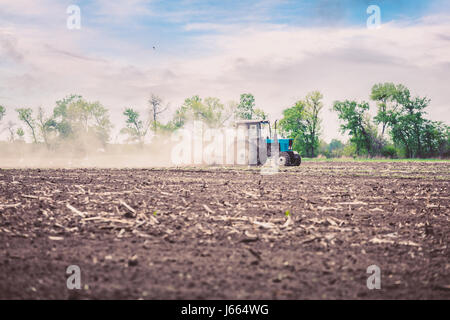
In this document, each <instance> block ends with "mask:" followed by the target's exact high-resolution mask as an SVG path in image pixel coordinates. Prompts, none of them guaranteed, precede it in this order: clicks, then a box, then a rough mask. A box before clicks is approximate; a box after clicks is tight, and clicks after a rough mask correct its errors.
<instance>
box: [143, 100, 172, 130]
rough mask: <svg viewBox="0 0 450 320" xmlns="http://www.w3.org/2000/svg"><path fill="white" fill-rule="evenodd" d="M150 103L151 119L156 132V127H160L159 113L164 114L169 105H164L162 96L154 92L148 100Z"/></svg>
mask: <svg viewBox="0 0 450 320" xmlns="http://www.w3.org/2000/svg"><path fill="white" fill-rule="evenodd" d="M148 103H149V104H150V118H151V119H152V120H151V122H152V123H151V125H152V128H153V132H156V129H157V127H158V119H159V115H160V114H162V113H163V112H165V111H166V110H167V109H168V108H169V106H168V105H166V106H163V101H162V99H161V97H159V96H157V95H154V94H152V95H151V97H150V100H148Z"/></svg>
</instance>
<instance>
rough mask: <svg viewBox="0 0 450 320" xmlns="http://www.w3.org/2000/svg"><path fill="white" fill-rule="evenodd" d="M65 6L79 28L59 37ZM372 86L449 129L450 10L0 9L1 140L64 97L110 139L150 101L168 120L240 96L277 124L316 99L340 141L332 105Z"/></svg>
mask: <svg viewBox="0 0 450 320" xmlns="http://www.w3.org/2000/svg"><path fill="white" fill-rule="evenodd" d="M70 5H77V6H78V7H79V8H80V23H81V28H80V29H68V28H67V19H68V18H70V16H71V13H67V8H68V7H69V6H70ZM370 5H377V6H378V7H379V8H380V18H381V25H380V26H379V27H378V28H368V27H367V20H368V18H369V17H370V16H371V13H372V12H370V13H369V14H368V13H367V8H368V7H369V6H370ZM380 82H394V83H402V84H404V85H406V86H407V87H409V88H410V90H411V92H412V94H413V95H420V96H427V97H429V98H430V99H431V104H430V106H429V108H428V117H429V118H431V119H433V120H441V121H444V122H446V123H447V124H449V119H450V103H449V101H450V90H449V89H450V1H445V0H431V1H419V0H409V1H406V0H371V1H365V0H343V1H332V0H318V1H312V0H298V1H291V0H261V1H245V0H241V1H237V0H222V1H201V0H178V1H157V0H128V1H119V0H116V1H112V0H78V1H77V0H70V1H66V0H34V1H28V0H14V1H13V0H0V105H3V106H5V107H6V108H7V115H6V119H4V120H3V122H2V123H0V132H1V131H2V129H3V127H4V124H5V123H6V122H7V121H9V120H12V121H14V122H16V123H18V120H17V116H16V113H15V111H14V109H15V108H19V107H31V108H37V107H39V106H41V107H44V108H45V109H47V110H48V112H51V110H52V109H53V107H54V106H55V101H57V100H59V99H61V98H63V97H65V96H66V95H68V94H71V93H77V94H81V95H83V97H84V98H86V99H87V100H89V101H100V102H101V103H102V104H103V105H105V106H106V107H108V108H109V109H110V112H111V117H112V120H113V122H114V123H115V129H114V130H115V135H117V133H118V131H119V130H120V128H121V126H123V123H124V117H123V116H122V112H123V110H124V109H125V108H126V107H133V108H136V109H138V110H141V111H143V110H145V108H146V106H147V100H148V98H149V97H150V95H151V94H152V93H153V94H157V95H159V96H161V97H162V98H163V100H164V101H165V103H167V104H169V106H170V111H169V113H167V114H166V115H165V120H168V119H169V118H170V116H171V113H170V112H173V111H174V110H175V109H176V108H178V107H179V106H180V105H181V104H182V103H183V101H184V99H186V98H188V97H190V96H193V95H200V96H201V97H208V96H215V97H219V98H220V99H221V100H222V102H224V103H228V102H230V101H239V96H240V94H241V93H248V92H250V93H252V94H254V96H255V100H256V106H257V107H258V108H261V109H264V110H265V111H266V112H267V113H268V114H269V116H270V119H271V120H275V119H279V118H281V115H282V111H283V110H284V109H285V108H288V107H290V106H292V105H293V104H294V103H295V101H297V100H299V99H301V98H303V97H304V96H305V95H306V94H307V93H308V92H310V91H313V90H319V91H321V92H322V94H323V95H324V109H323V111H322V119H323V123H322V137H323V138H324V139H325V140H326V141H330V140H331V139H332V138H342V136H341V135H340V134H339V121H338V119H337V116H336V114H335V113H334V112H332V111H331V110H330V108H331V106H332V104H333V101H336V100H343V99H355V100H358V101H362V100H365V101H369V94H370V90H371V87H372V86H373V85H374V84H376V83H380ZM371 105H372V106H373V108H372V109H373V110H375V104H374V103H373V102H371ZM0 137H2V138H5V137H6V132H5V131H4V129H3V133H2V134H0Z"/></svg>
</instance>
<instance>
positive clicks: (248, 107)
mask: <svg viewBox="0 0 450 320" xmlns="http://www.w3.org/2000/svg"><path fill="white" fill-rule="evenodd" d="M254 114H255V97H254V96H253V94H251V93H243V94H241V99H240V102H239V105H238V106H237V108H236V112H235V118H236V119H241V120H252V119H253V115H254Z"/></svg>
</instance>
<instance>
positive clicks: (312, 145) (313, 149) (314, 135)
mask: <svg viewBox="0 0 450 320" xmlns="http://www.w3.org/2000/svg"><path fill="white" fill-rule="evenodd" d="M322 99H323V95H322V94H321V93H320V92H319V91H313V92H311V93H309V94H308V95H307V96H306V98H305V109H304V118H305V131H304V134H303V135H304V137H305V143H306V147H307V148H308V155H309V156H310V157H315V156H317V150H318V148H319V132H320V124H321V120H320V118H319V113H320V111H321V110H322V108H323V103H322V101H321V100H322Z"/></svg>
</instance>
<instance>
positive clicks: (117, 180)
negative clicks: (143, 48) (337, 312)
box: [0, 162, 450, 299]
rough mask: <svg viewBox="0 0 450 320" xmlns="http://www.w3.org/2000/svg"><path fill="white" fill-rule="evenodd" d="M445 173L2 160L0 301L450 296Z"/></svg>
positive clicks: (410, 166)
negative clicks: (31, 165) (25, 165)
mask: <svg viewBox="0 0 450 320" xmlns="http://www.w3.org/2000/svg"><path fill="white" fill-rule="evenodd" d="M449 181H450V163H449V162H439V163H437V162H436V163H412V162H411V163H409V162H395V163H388V162H386V163H383V162H379V163H375V162H367V163H364V162H361V163H359V162H355V163H350V162H349V163H338V162H331V163H330V162H323V163H311V162H309V163H308V162H307V163H303V164H302V165H301V166H300V167H299V168H288V169H283V170H282V172H280V173H278V174H275V175H271V176H264V175H261V174H260V171H259V169H257V168H256V169H255V168H254V169H243V168H189V169H188V168H186V169H122V170H120V169H70V170H63V169H47V170H43V169H8V170H0V299H138V298H144V299H353V298H355V299H379V298H385V299H416V298H417V299H449V298H450V251H449V235H450V221H449V215H450V210H449V205H450V193H449ZM287 210H289V214H290V217H288V215H287V214H286V211H287ZM69 265H78V266H79V267H80V268H81V284H82V289H81V290H69V289H67V287H66V280H67V277H68V275H66V268H67V267H68V266H69ZM370 265H377V266H379V267H380V269H381V289H380V290H376V289H375V290H369V289H368V288H367V286H366V281H367V278H368V277H369V276H370V274H367V267H368V266H370Z"/></svg>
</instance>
